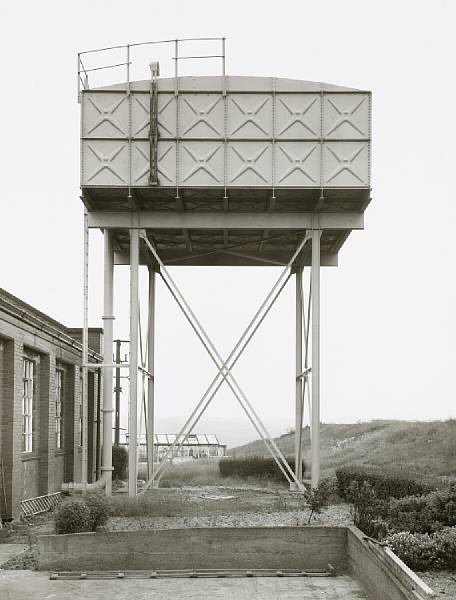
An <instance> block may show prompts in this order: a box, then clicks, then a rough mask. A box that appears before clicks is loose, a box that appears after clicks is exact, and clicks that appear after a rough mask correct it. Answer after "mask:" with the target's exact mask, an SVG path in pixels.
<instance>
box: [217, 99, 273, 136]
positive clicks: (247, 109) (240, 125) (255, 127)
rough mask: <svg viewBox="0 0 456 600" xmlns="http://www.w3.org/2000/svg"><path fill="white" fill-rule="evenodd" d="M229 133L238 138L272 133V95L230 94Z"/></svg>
mask: <svg viewBox="0 0 456 600" xmlns="http://www.w3.org/2000/svg"><path fill="white" fill-rule="evenodd" d="M229 98H230V103H229V113H228V121H229V135H230V136H231V137H236V138H243V137H244V138H250V139H252V138H253V139H254V138H258V137H260V138H264V137H270V136H271V134H272V112H271V97H270V96H266V97H265V96H263V95H254V94H252V95H245V96H241V95H238V96H235V95H233V94H232V95H230V97H229Z"/></svg>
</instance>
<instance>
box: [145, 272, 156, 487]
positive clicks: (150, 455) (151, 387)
mask: <svg viewBox="0 0 456 600" xmlns="http://www.w3.org/2000/svg"><path fill="white" fill-rule="evenodd" d="M148 322H149V330H148V332H147V370H148V371H149V379H148V382H147V440H146V442H147V469H148V473H147V475H148V479H151V478H152V474H153V470H154V433H155V431H154V419H155V414H154V413H155V407H154V395H155V381H154V376H155V372H154V350H155V348H154V345H155V270H154V268H153V267H149V321H148Z"/></svg>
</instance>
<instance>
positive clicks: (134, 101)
mask: <svg viewBox="0 0 456 600" xmlns="http://www.w3.org/2000/svg"><path fill="white" fill-rule="evenodd" d="M149 128H150V95H149V94H139V93H135V94H131V130H132V137H133V138H147V137H149ZM158 132H159V137H161V138H173V137H175V136H176V98H175V96H174V94H159V95H158Z"/></svg>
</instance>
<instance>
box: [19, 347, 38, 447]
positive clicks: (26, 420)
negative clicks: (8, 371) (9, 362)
mask: <svg viewBox="0 0 456 600" xmlns="http://www.w3.org/2000/svg"><path fill="white" fill-rule="evenodd" d="M34 366H35V365H34V363H33V361H31V360H29V359H28V358H24V366H23V369H24V371H23V377H22V382H23V390H22V452H32V450H33V374H34V373H33V371H34Z"/></svg>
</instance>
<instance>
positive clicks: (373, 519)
mask: <svg viewBox="0 0 456 600" xmlns="http://www.w3.org/2000/svg"><path fill="white" fill-rule="evenodd" d="M347 500H348V501H349V502H351V503H352V504H353V522H354V524H355V525H356V527H359V529H361V531H363V532H364V533H365V534H366V535H368V536H370V537H373V538H376V539H382V538H384V537H385V536H386V535H387V533H388V531H389V528H388V523H387V521H386V520H385V516H386V513H387V503H386V501H385V500H380V499H379V498H378V497H377V495H376V493H375V490H374V488H373V487H372V485H371V484H370V483H369V482H368V481H363V483H361V484H360V483H359V482H358V481H352V482H351V484H350V487H349V489H348V490H347Z"/></svg>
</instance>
